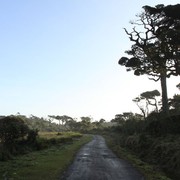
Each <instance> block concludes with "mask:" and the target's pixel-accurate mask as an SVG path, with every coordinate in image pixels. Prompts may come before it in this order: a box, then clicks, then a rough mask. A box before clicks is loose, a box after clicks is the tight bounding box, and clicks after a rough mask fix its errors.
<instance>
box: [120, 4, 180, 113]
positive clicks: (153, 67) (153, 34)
mask: <svg viewBox="0 0 180 180" xmlns="http://www.w3.org/2000/svg"><path fill="white" fill-rule="evenodd" d="M174 8H175V9H178V10H179V11H180V5H174V6H164V5H157V6H156V7H150V6H144V7H143V9H144V12H143V13H141V14H140V15H138V20H136V21H134V22H131V23H132V24H133V25H135V26H136V27H134V28H133V29H132V32H128V31H127V29H125V32H126V34H127V35H128V36H129V38H130V41H132V42H133V43H134V44H133V45H132V46H131V50H128V51H126V53H127V54H128V55H130V56H131V58H128V57H121V58H120V60H119V64H120V65H122V66H125V67H126V69H127V71H131V70H133V71H134V74H135V75H137V76H139V75H143V74H147V75H149V76H151V78H149V79H153V80H155V81H158V80H160V81H161V89H162V110H163V112H164V113H165V114H166V115H168V114H169V107H168V97H167V85H166V78H169V77H170V76H171V75H175V76H178V75H180V18H179V15H174V16H172V15H171V16H170V15H169V14H171V13H173V10H174ZM167 9H168V10H167ZM165 12H166V13H165ZM176 12H178V11H177V10H176ZM175 14H177V13H175ZM137 27H140V28H141V29H140V30H137ZM142 30H144V31H143V32H142Z"/></svg>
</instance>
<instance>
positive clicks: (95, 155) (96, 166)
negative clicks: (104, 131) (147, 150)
mask: <svg viewBox="0 0 180 180" xmlns="http://www.w3.org/2000/svg"><path fill="white" fill-rule="evenodd" d="M61 180H144V177H143V176H142V175H141V174H140V173H139V172H138V171H137V170H135V169H134V168H133V167H132V166H131V165H130V164H129V163H128V162H126V161H125V160H122V159H119V158H117V156H116V155H115V154H114V153H113V152H112V151H111V150H110V149H109V148H108V147H107V145H106V143H105V140H104V138H103V137H102V136H99V135H95V136H94V138H93V140H92V141H91V142H89V143H88V144H86V145H84V146H83V147H82V148H81V149H80V151H79V152H78V154H77V155H76V158H75V160H74V162H73V163H72V165H71V166H70V167H69V169H68V170H67V172H66V173H65V174H64V175H63V177H61Z"/></svg>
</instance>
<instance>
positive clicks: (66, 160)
mask: <svg viewBox="0 0 180 180" xmlns="http://www.w3.org/2000/svg"><path fill="white" fill-rule="evenodd" d="M52 134H53V133H52ZM40 136H41V137H42V135H40ZM46 136H47V137H49V136H48V135H47V134H46ZM54 136H55V135H54ZM53 138H54V137H53ZM91 139H92V137H91V136H86V135H84V136H82V137H81V138H78V139H75V140H73V142H72V143H71V144H69V143H68V144H65V145H59V146H54V147H51V148H48V149H46V150H41V151H36V152H32V153H29V154H26V155H23V156H18V157H16V158H14V159H13V160H10V161H7V162H0V167H1V168H0V179H1V178H2V179H5V177H6V178H7V179H13V180H54V179H57V178H58V177H60V176H61V174H62V173H63V171H64V170H65V169H66V168H67V167H68V165H69V164H70V163H71V162H72V160H73V158H74V156H75V154H76V153H77V151H78V150H79V148H80V147H81V146H82V145H83V144H85V143H87V142H88V141H90V140H91Z"/></svg>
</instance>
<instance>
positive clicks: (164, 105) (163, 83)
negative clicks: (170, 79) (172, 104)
mask: <svg viewBox="0 0 180 180" xmlns="http://www.w3.org/2000/svg"><path fill="white" fill-rule="evenodd" d="M160 80H161V90H162V111H163V113H164V114H165V115H166V116H168V115H169V105H168V95H167V84H166V73H161V76H160Z"/></svg>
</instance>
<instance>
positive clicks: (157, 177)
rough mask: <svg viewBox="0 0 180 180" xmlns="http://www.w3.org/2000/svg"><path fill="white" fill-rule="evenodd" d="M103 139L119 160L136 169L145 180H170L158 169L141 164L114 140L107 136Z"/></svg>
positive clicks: (141, 162)
mask: <svg viewBox="0 0 180 180" xmlns="http://www.w3.org/2000/svg"><path fill="white" fill-rule="evenodd" d="M104 137H105V139H106V143H107V145H108V146H109V148H110V149H111V150H112V151H114V153H115V154H116V155H117V156H118V157H119V158H122V159H125V160H127V161H129V162H130V163H131V164H132V165H133V166H134V167H135V168H136V169H138V170H139V171H140V172H141V173H142V174H143V175H144V177H145V179H146V180H171V179H170V178H168V177H166V176H165V175H164V174H163V173H162V172H160V170H159V169H158V168H156V167H154V166H152V165H150V164H148V163H146V162H143V161H142V160H140V159H139V158H138V157H137V156H135V155H134V154H133V153H132V152H130V151H128V150H127V149H125V148H122V147H121V146H120V145H118V144H116V143H115V141H114V138H112V137H109V136H107V135H105V136H104Z"/></svg>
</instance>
